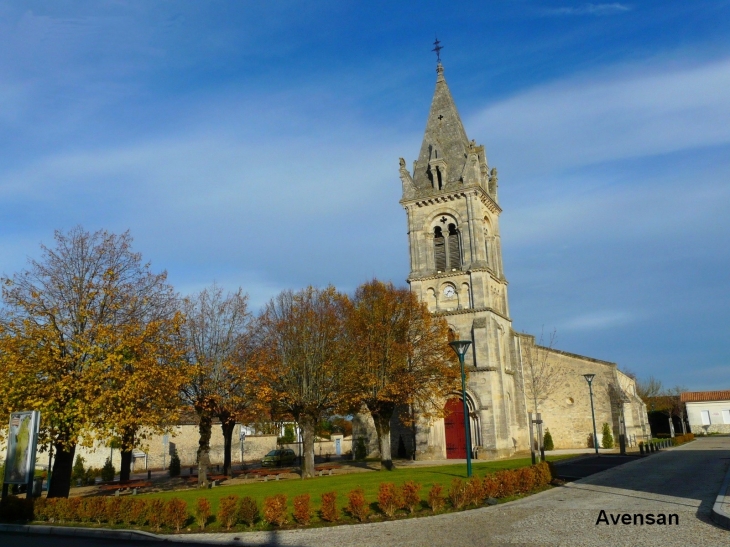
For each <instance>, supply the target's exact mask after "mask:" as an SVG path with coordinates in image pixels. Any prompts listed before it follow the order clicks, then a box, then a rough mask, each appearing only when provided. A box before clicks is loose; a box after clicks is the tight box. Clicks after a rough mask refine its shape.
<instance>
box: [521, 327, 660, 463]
mask: <svg viewBox="0 0 730 547" xmlns="http://www.w3.org/2000/svg"><path fill="white" fill-rule="evenodd" d="M528 338H531V337H523V338H522V341H523V343H530V341H529V339H528ZM534 351H546V352H547V353H548V363H549V365H550V366H551V367H554V368H555V369H557V370H558V371H559V376H558V378H559V380H558V382H557V385H556V386H555V388H554V389H553V391H552V392H551V393H550V395H549V397H548V398H547V400H546V401H544V402H542V403H540V405H539V406H540V408H539V410H540V412H541V414H542V419H543V422H544V425H543V428H544V429H549V430H550V434H551V436H552V438H553V443H554V444H555V448H556V449H559V448H586V447H588V438H589V436H590V435H591V434H592V433H593V423H592V419H591V401H590V392H589V388H588V382H586V379H585V378H584V377H583V375H584V374H595V375H596V376H595V378H594V379H593V406H594V410H595V416H596V430H597V432H598V440H599V443H600V441H601V439H602V434H601V431H602V429H603V424H604V423H608V424H609V425H610V427H611V431H612V434H613V437H614V440H615V442H616V445H617V446H618V434H619V422H620V416H621V410H622V407H623V414H624V419H625V422H626V433H627V436H631V438H633V436H635V437H636V440H637V441H640V440H643V435H644V433H645V424H646V423H648V421H647V419H646V407H645V406H644V404H643V403H642V402H641V400H640V399H639V398H638V397H636V395H635V386H634V380H633V379H631V378H629V377H628V376H626V375H625V374H623V373H622V372H621V371H619V370H618V369H617V368H616V364H615V363H610V362H607V361H600V360H598V359H592V358H590V357H584V356H582V355H576V354H572V353H567V352H563V351H559V350H555V349H550V348H541V347H540V346H533V352H534ZM524 374H525V375H526V376H527V375H528V374H529V373H528V371H527V370H525V371H524ZM526 382H529V377H527V378H526ZM526 402H527V408H528V410H529V411H534V403H533V401H532V400H531V399H530V398H529V397H528V398H527V401H526Z"/></svg>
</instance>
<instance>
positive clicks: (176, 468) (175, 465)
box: [170, 449, 180, 477]
mask: <svg viewBox="0 0 730 547" xmlns="http://www.w3.org/2000/svg"><path fill="white" fill-rule="evenodd" d="M170 476H171V477H179V476H180V456H178V455H177V449H176V450H175V451H174V452H173V453H172V457H171V458H170Z"/></svg>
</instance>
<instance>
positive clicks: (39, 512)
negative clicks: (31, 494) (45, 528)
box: [33, 498, 55, 520]
mask: <svg viewBox="0 0 730 547" xmlns="http://www.w3.org/2000/svg"><path fill="white" fill-rule="evenodd" d="M53 499H55V498H51V499H48V498H38V499H36V500H35V502H34V503H33V518H34V519H35V520H50V519H49V518H48V509H49V508H50V505H51V504H50V502H51V501H52V500H53Z"/></svg>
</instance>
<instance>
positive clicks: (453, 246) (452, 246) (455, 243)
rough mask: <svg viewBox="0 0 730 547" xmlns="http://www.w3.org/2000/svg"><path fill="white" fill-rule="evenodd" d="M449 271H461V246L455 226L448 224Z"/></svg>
mask: <svg viewBox="0 0 730 547" xmlns="http://www.w3.org/2000/svg"><path fill="white" fill-rule="evenodd" d="M449 269H451V270H453V269H457V270H460V269H461V245H460V244H459V232H457V231H456V224H449Z"/></svg>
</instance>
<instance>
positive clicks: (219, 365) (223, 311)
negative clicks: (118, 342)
mask: <svg viewBox="0 0 730 547" xmlns="http://www.w3.org/2000/svg"><path fill="white" fill-rule="evenodd" d="M181 307H182V311H183V314H184V316H185V320H184V323H183V326H182V337H181V340H182V344H183V347H184V352H185V355H186V360H187V362H188V364H189V366H190V371H189V376H188V381H187V382H186V384H185V386H184V387H183V389H182V396H183V400H184V401H185V403H186V404H188V405H190V406H191V407H192V408H193V409H194V410H195V413H196V415H197V417H198V423H199V426H198V427H199V434H200V438H199V442H198V443H199V444H198V485H199V486H201V487H205V486H206V485H207V470H208V465H209V463H210V456H209V454H210V438H211V434H212V427H213V419H214V418H219V419H220V421H221V428H222V431H223V438H224V447H225V456H224V473H226V474H228V473H230V471H231V446H232V437H233V429H234V427H235V424H236V418H237V416H239V415H240V414H242V413H243V412H245V411H246V409H247V407H248V406H249V403H250V401H251V398H250V397H249V395H248V393H247V391H246V388H247V385H248V383H247V368H246V367H247V362H246V360H247V358H248V357H247V355H248V353H249V351H250V350H249V349H248V348H249V344H248V342H249V340H250V338H249V325H250V321H251V314H250V313H249V311H248V295H246V294H244V293H243V291H242V290H241V289H240V288H239V289H238V290H237V291H236V292H234V293H228V294H224V292H223V289H222V288H221V287H219V286H218V285H216V284H214V285H213V286H211V287H210V288H206V289H204V290H203V291H201V292H200V293H198V294H195V295H193V296H191V297H188V298H185V299H184V300H183V302H182V306H181Z"/></svg>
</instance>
